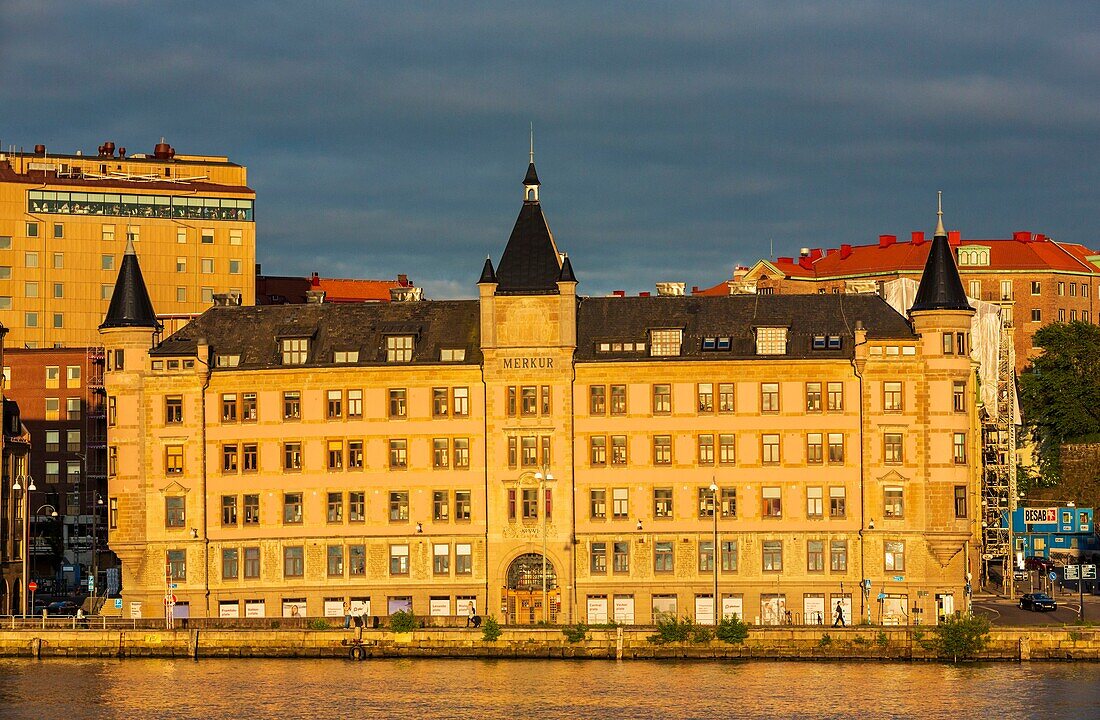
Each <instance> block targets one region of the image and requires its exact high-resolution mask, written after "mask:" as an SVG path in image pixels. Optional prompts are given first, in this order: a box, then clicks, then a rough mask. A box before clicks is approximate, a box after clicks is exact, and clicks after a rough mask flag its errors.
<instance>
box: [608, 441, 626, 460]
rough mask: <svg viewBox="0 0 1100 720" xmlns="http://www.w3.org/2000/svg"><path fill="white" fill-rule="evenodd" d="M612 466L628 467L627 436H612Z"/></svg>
mask: <svg viewBox="0 0 1100 720" xmlns="http://www.w3.org/2000/svg"><path fill="white" fill-rule="evenodd" d="M611 464H612V465H626V435H612V436H611Z"/></svg>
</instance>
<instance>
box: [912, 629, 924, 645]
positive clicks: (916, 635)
mask: <svg viewBox="0 0 1100 720" xmlns="http://www.w3.org/2000/svg"><path fill="white" fill-rule="evenodd" d="M912 637H913V642H920V641H921V640H923V639H924V631H923V630H914V631H913V634H912Z"/></svg>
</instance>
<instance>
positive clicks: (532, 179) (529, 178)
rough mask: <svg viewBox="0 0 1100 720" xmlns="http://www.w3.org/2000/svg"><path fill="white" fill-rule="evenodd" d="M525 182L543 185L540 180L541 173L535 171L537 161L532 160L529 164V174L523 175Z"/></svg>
mask: <svg viewBox="0 0 1100 720" xmlns="http://www.w3.org/2000/svg"><path fill="white" fill-rule="evenodd" d="M523 184H524V186H527V185H542V183H540V182H539V174H538V173H537V172H535V163H534V162H532V163H531V164H530V165H528V166H527V174H526V175H524V176H523Z"/></svg>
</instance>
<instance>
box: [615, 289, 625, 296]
mask: <svg viewBox="0 0 1100 720" xmlns="http://www.w3.org/2000/svg"><path fill="white" fill-rule="evenodd" d="M611 295H612V296H613V297H626V290H612V291H611Z"/></svg>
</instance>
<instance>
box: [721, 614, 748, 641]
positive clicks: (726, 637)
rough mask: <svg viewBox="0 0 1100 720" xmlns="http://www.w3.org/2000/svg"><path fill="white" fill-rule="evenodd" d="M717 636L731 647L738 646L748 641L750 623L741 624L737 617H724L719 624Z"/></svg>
mask: <svg viewBox="0 0 1100 720" xmlns="http://www.w3.org/2000/svg"><path fill="white" fill-rule="evenodd" d="M715 634H716V635H717V636H718V639H719V640H721V641H722V642H727V643H729V644H730V645H737V644H740V643H743V642H745V640H746V639H748V637H749V625H748V623H744V622H741V619H740V618H738V617H737V616H736V615H734V616H733V617H724V618H722V621H721V622H719V623H718V628H717V629H716V630H715Z"/></svg>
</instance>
